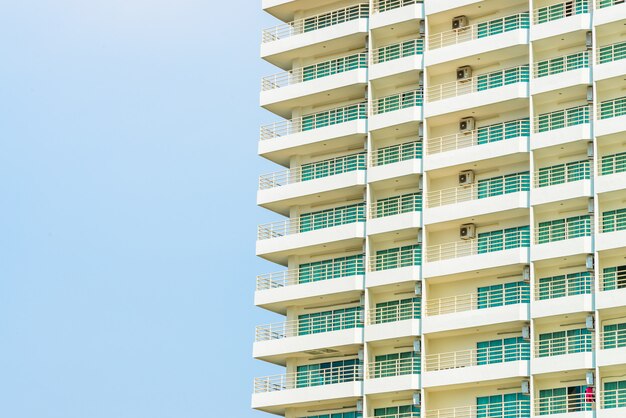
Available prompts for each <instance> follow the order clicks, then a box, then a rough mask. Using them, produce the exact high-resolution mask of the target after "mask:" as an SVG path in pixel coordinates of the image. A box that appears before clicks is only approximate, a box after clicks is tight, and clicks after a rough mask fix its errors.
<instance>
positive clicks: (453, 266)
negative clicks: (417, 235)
mask: <svg viewBox="0 0 626 418" xmlns="http://www.w3.org/2000/svg"><path fill="white" fill-rule="evenodd" d="M528 247H530V231H529V228H528V226H522V227H516V228H508V229H505V230H497V231H492V232H487V233H483V234H479V235H478V239H470V240H464V241H455V242H448V243H445V244H438V245H430V246H428V247H427V248H426V261H427V262H426V263H425V264H424V272H423V275H424V277H435V276H446V275H450V274H458V273H462V272H467V271H475V270H482V269H487V268H494V267H503V266H508V265H515V264H528V261H529V260H528ZM494 253H495V254H494Z"/></svg>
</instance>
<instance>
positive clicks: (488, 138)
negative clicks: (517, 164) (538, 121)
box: [476, 118, 530, 145]
mask: <svg viewBox="0 0 626 418" xmlns="http://www.w3.org/2000/svg"><path fill="white" fill-rule="evenodd" d="M529 135H530V120H529V119H528V118H525V119H518V120H512V121H508V122H503V123H496V124H494V125H488V126H481V127H479V128H477V129H476V136H477V138H478V139H477V142H478V145H482V144H488V143H491V142H496V141H502V140H503V139H511V138H519V137H525V136H529Z"/></svg>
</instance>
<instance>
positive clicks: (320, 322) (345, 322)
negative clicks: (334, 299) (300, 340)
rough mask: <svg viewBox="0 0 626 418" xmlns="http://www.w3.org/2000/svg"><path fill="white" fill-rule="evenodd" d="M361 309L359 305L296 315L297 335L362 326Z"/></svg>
mask: <svg viewBox="0 0 626 418" xmlns="http://www.w3.org/2000/svg"><path fill="white" fill-rule="evenodd" d="M362 317H363V309H362V308H361V307H360V306H356V307H353V308H345V309H334V310H332V311H325V312H316V313H310V314H304V315H299V316H298V335H309V334H319V333H321V332H330V331H339V330H342V329H350V328H361V327H363V321H362V320H361V318H362Z"/></svg>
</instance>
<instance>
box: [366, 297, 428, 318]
mask: <svg viewBox="0 0 626 418" xmlns="http://www.w3.org/2000/svg"><path fill="white" fill-rule="evenodd" d="M420 316H421V299H420V298H418V297H414V298H407V299H400V300H390V301H387V302H380V303H377V304H376V309H375V310H374V318H373V320H374V323H376V324H384V323H388V322H396V321H404V320H407V319H419V318H420Z"/></svg>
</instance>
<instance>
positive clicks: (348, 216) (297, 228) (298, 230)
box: [257, 208, 365, 241]
mask: <svg viewBox="0 0 626 418" xmlns="http://www.w3.org/2000/svg"><path fill="white" fill-rule="evenodd" d="M336 213H337V214H338V216H337V219H335V218H334V217H333V216H329V217H325V218H324V219H321V220H318V221H316V220H315V219H313V220H312V219H310V218H308V219H302V218H291V219H285V220H283V221H278V222H272V223H268V224H263V225H259V227H258V231H257V239H258V240H259V241H261V240H265V239H272V238H279V237H284V236H287V235H293V234H302V233H305V232H310V231H316V230H320V229H324V228H332V227H334V226H340V225H346V224H351V223H356V222H364V221H365V216H364V214H362V213H361V210H360V208H359V209H358V212H350V213H347V212H346V213H345V214H343V215H340V214H339V212H336ZM328 238H329V239H330V240H332V237H328Z"/></svg>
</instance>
